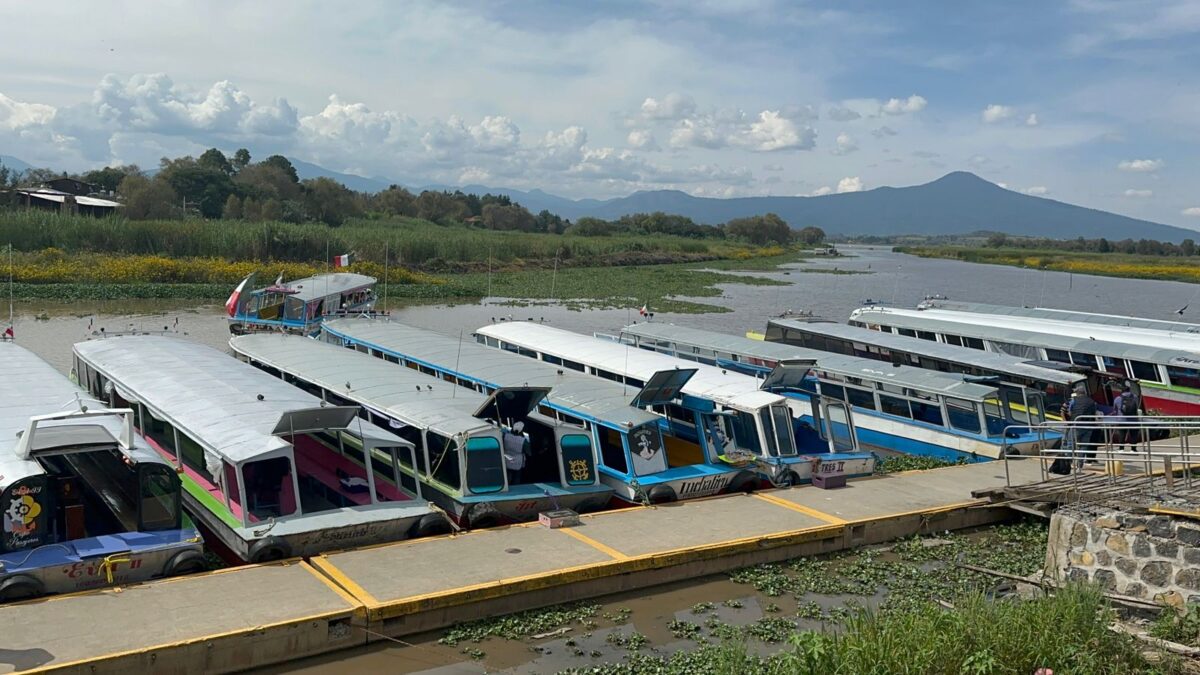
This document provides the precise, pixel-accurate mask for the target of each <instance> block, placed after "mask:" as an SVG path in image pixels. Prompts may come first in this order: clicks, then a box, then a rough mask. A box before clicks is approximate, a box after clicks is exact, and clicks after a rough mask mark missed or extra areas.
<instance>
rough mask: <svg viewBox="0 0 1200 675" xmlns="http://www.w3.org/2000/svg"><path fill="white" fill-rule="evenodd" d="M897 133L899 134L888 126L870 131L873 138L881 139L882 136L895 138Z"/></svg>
mask: <svg viewBox="0 0 1200 675" xmlns="http://www.w3.org/2000/svg"><path fill="white" fill-rule="evenodd" d="M897 133H899V132H898V131H896V130H895V129H893V128H891V127H889V126H882V127H879V128H878V129H873V130H872V131H871V135H872V136H874V137H875V138H883V137H884V136H895V135H896V134H897Z"/></svg>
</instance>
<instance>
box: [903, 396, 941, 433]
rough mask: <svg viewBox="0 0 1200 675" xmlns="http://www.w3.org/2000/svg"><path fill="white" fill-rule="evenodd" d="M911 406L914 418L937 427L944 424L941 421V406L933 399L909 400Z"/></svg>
mask: <svg viewBox="0 0 1200 675" xmlns="http://www.w3.org/2000/svg"><path fill="white" fill-rule="evenodd" d="M909 404H910V405H911V406H912V416H913V419H914V420H919V421H921V422H928V423H930V424H934V425H937V426H939V427H941V426H945V423H944V422H943V421H942V406H941V405H939V404H938V403H936V402H933V401H909Z"/></svg>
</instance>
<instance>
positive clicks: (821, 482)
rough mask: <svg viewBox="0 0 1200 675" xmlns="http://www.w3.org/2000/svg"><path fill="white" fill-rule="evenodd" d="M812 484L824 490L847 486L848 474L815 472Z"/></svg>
mask: <svg viewBox="0 0 1200 675" xmlns="http://www.w3.org/2000/svg"><path fill="white" fill-rule="evenodd" d="M812 484H813V487H819V488H821V489H822V490H831V489H833V488H841V487H846V474H844V473H837V474H833V473H814V474H813V477H812Z"/></svg>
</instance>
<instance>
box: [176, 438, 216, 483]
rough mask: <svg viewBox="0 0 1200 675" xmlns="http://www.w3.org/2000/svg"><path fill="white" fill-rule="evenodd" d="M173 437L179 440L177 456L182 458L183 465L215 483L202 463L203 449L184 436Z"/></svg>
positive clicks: (205, 465) (206, 466)
mask: <svg viewBox="0 0 1200 675" xmlns="http://www.w3.org/2000/svg"><path fill="white" fill-rule="evenodd" d="M175 435H176V436H177V437H178V438H179V454H180V456H181V457H182V458H183V465H184V466H186V467H187V468H189V469H191V470H192V471H195V472H196V473H198V474H200V475H201V476H203V477H204V478H205V480H207V481H208V482H210V483H216V482H217V481H216V479H215V478H213V475H212V474H211V473H209V471H208V465H207V464H206V463H205V462H204V448H202V447H200V445H199V444H198V443H196V442H195V441H193V440H192V439H191V438H189V437H188V436H187V435H185V434H175Z"/></svg>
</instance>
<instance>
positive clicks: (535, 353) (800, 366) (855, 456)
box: [476, 322, 875, 487]
mask: <svg viewBox="0 0 1200 675" xmlns="http://www.w3.org/2000/svg"><path fill="white" fill-rule="evenodd" d="M476 334H477V335H478V336H479V337H480V338H481V339H483V340H484V341H485V344H487V345H489V346H491V347H495V348H498V349H502V350H510V351H515V352H517V353H518V354H522V355H528V356H530V357H532V358H536V359H539V360H543V361H549V362H551V363H553V362H554V361H556V360H562V361H563V362H564V363H566V362H568V361H570V362H572V363H578V364H580V366H581V367H582V368H583V369H584V372H585V373H587V374H588V375H591V376H593V377H597V378H601V379H609V380H615V381H617V382H624V383H629V382H631V381H632V382H642V381H649V380H650V378H652V377H653V376H654V375H655V374H656V373H659V372H671V371H672V370H691V371H694V372H693V373H692V375H691V376H690V377H689V378H688V379H686V380H684V381H681V382H679V383H678V392H679V396H677V397H676V398H675V400H673V401H670V402H669V403H666V404H659V403H653V402H651V403H648V404H647V403H646V402H644V401H638V402H637V403H638V404H644V405H647V407H649V408H650V409H651V410H652V411H654V412H656V413H657V414H659V415H661V416H662V418H663V424H664V425H665V427H666V428H667V429H669V430H670V433H672V434H673V435H676V436H679V437H681V438H685V439H689V440H692V441H693V442H695V443H697V444H699V445H700V446H701V447H702V448H704V450H705V452H706V453H709V454H710V455H712V456H714V457H715V458H716V459H717V460H719V461H724V462H728V461H729V459H730V456H731V454H733V455H745V454H749V455H751V456H752V457H754V459H755V464H754V467H755V470H756V471H758V472H759V473H760V474H761V480H762V481H763V482H764V483H766V484H769V485H774V486H780V487H782V486H786V485H794V484H798V483H804V482H808V481H809V480H811V478H812V473H813V472H812V469H813V464H814V462H816V463H817V469H818V471H817V472H818V473H821V472H822V471H825V470H826V469H832V471H833V472H834V473H836V474H838V475H842V476H845V477H847V478H853V477H858V476H866V475H870V474H871V473H873V472H874V467H875V456H874V454H873V453H870V452H861V451H860V450H859V448H858V443H857V440H856V438H855V426H854V421H853V419H852V417H851V413H850V410H849V408H848V407H847V406H846V405H845V404H844V403H840V402H830V401H826V400H825V399H823V398H821V397H819V396H817V397H815V398H816V399H817V401H816V404H815V407H816V409H817V412H816V413H815V414H814V413H812V412H811V410H810V411H808V412H809V414H808V419H807V420H806V419H802V418H800V416H799V415H797V414H796V410H794V409H793V406H792V405H791V404H790V402H789V400H788V399H787V398H786V397H784V396H782V395H781V394H780V393H779V392H777V391H775V387H776V385H778V384H781V383H785V382H789V381H791V380H793V379H802V378H804V377H805V376H806V375H807V373H808V372H809V370H810V368H811V366H812V364H811V363H783V364H780V365H779V367H778V368H777V369H776V370H775V371H774V372H773V373H772V377H770V378H767V380H765V381H763V382H760V381H758V380H757V379H755V378H753V377H748V376H746V375H743V374H740V373H737V372H729V371H727V370H724V369H721V368H716V367H713V366H709V365H705V364H699V363H696V362H694V361H691V362H688V361H683V360H681V359H677V358H675V357H672V356H667V355H664V354H652V353H650V352H647V351H645V350H641V349H637V348H634V347H632V346H631V345H622V344H618V343H616V342H614V341H612V340H607V339H603V338H596V337H592V336H585V335H579V334H577V333H572V332H570V331H565V330H561V329H558V328H551V327H550V326H545V325H540V324H533V323H525V322H508V323H504V324H494V325H489V326H484V327H483V328H480V329H479V330H478V331H477V333H476ZM824 464H832V465H833V466H831V467H825V466H824Z"/></svg>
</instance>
